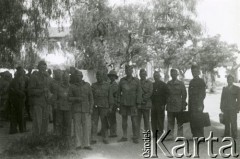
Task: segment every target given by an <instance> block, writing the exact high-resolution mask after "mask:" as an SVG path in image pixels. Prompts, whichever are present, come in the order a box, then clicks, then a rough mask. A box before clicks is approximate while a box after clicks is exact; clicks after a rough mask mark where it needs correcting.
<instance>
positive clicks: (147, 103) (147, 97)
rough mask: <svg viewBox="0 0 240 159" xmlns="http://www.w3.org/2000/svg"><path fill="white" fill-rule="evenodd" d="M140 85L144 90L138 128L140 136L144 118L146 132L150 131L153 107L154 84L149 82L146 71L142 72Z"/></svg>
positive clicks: (142, 70) (139, 109) (139, 110)
mask: <svg viewBox="0 0 240 159" xmlns="http://www.w3.org/2000/svg"><path fill="white" fill-rule="evenodd" d="M139 76H140V78H141V79H140V84H141V88H142V104H141V107H140V108H138V128H139V133H138V134H140V133H141V132H140V127H141V120H142V117H143V121H144V130H145V131H147V130H150V122H149V121H150V118H149V117H150V110H151V107H152V100H151V96H152V91H153V84H152V82H151V81H149V80H147V79H146V78H147V72H146V70H144V69H141V70H140V74H139Z"/></svg>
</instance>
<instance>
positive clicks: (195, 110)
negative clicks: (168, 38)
mask: <svg viewBox="0 0 240 159" xmlns="http://www.w3.org/2000/svg"><path fill="white" fill-rule="evenodd" d="M191 71H192V76H193V79H192V80H191V81H190V83H189V87H188V94H189V98H188V100H189V102H188V103H189V105H188V106H189V112H190V118H191V120H190V127H191V132H192V135H193V137H204V127H203V126H202V125H201V124H199V122H201V121H197V120H199V116H200V115H201V114H202V113H203V109H204V99H205V97H206V84H205V82H204V80H203V79H201V78H200V77H199V75H200V68H199V66H197V65H193V66H192V67H191Z"/></svg>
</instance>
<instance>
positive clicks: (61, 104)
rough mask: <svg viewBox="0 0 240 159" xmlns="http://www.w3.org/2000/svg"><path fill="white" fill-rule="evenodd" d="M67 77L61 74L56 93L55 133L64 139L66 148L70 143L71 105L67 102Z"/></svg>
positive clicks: (66, 74) (64, 73)
mask: <svg viewBox="0 0 240 159" xmlns="http://www.w3.org/2000/svg"><path fill="white" fill-rule="evenodd" d="M69 87H70V84H69V75H68V73H67V72H63V74H62V82H61V83H60V84H59V85H58V88H57V93H56V104H57V105H56V106H57V107H56V133H57V134H58V135H60V136H61V137H63V138H64V139H65V144H66V147H67V148H69V147H70V141H71V130H72V129H71V124H72V116H71V113H72V112H71V105H70V102H69V101H68V92H69Z"/></svg>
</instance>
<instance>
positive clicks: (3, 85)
mask: <svg viewBox="0 0 240 159" xmlns="http://www.w3.org/2000/svg"><path fill="white" fill-rule="evenodd" d="M9 84H10V81H7V80H6V79H2V78H0V100H6V99H7V98H8V88H9Z"/></svg>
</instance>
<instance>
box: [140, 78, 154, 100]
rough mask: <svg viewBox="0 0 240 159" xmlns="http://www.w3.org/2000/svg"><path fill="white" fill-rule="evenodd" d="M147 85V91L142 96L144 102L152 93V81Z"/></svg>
mask: <svg viewBox="0 0 240 159" xmlns="http://www.w3.org/2000/svg"><path fill="white" fill-rule="evenodd" d="M148 87H149V88H148V91H147V92H145V94H144V96H143V99H142V100H143V101H144V102H147V101H148V100H149V99H150V98H151V96H152V93H153V84H152V82H149V85H148Z"/></svg>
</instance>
